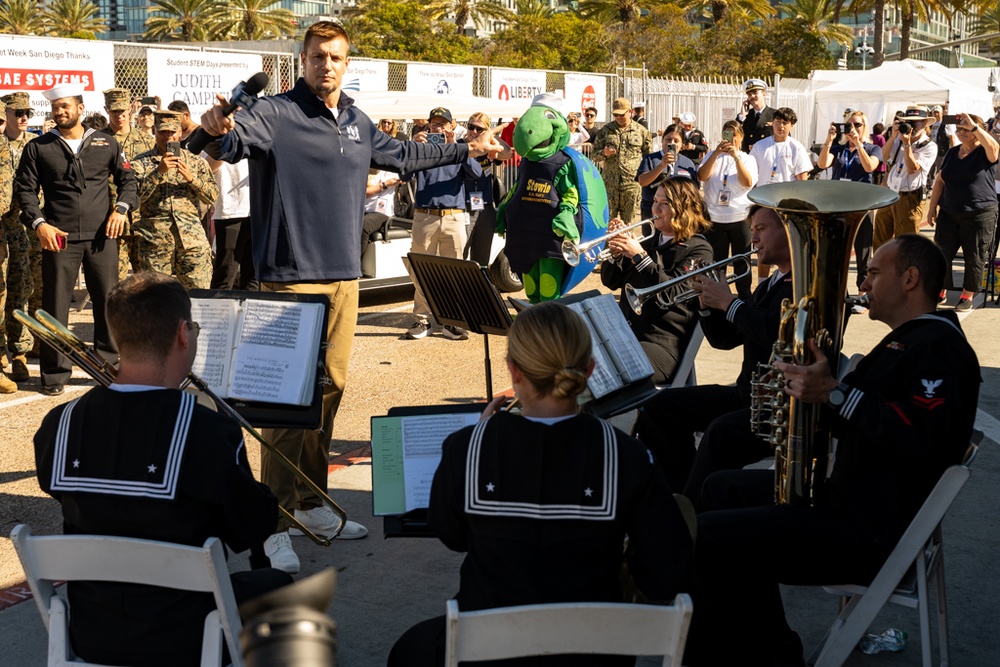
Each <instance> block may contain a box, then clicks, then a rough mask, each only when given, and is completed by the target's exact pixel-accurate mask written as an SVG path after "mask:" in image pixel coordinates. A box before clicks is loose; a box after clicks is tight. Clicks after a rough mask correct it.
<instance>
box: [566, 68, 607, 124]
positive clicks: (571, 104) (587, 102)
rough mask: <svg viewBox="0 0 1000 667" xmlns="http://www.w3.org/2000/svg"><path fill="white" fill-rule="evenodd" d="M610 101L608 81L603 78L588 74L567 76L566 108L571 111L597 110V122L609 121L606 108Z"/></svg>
mask: <svg viewBox="0 0 1000 667" xmlns="http://www.w3.org/2000/svg"><path fill="white" fill-rule="evenodd" d="M607 100H608V80H607V79H606V78H604V77H603V76H593V75H587V74H567V75H566V106H567V107H568V110H569V111H579V112H580V113H583V110H584V109H586V108H587V107H594V108H595V109H597V120H598V122H603V121H605V120H607V117H606V116H605V106H607V103H608V102H607Z"/></svg>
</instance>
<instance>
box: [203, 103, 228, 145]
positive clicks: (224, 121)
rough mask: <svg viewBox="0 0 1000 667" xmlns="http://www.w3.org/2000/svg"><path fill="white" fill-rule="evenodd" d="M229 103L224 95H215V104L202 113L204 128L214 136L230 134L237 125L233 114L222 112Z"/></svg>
mask: <svg viewBox="0 0 1000 667" xmlns="http://www.w3.org/2000/svg"><path fill="white" fill-rule="evenodd" d="M227 104H229V100H227V99H226V98H225V96H223V95H216V96H215V106H213V107H212V108H211V109H209V110H208V111H206V112H205V113H203V114H202V115H201V126H202V128H203V129H204V130H205V131H206V132H208V133H209V134H211V135H212V136H213V137H221V136H222V135H224V134H228V133H229V131H230V130H231V129H233V128H234V127H236V122H235V121H234V120H233V117H232V116H227V115H226V114H224V113H222V107H224V106H226V105H227Z"/></svg>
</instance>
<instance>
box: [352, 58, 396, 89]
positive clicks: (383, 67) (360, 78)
mask: <svg viewBox="0 0 1000 667" xmlns="http://www.w3.org/2000/svg"><path fill="white" fill-rule="evenodd" d="M341 88H342V89H343V90H344V92H345V93H347V94H348V95H350V94H351V93H357V92H359V91H360V92H366V93H374V92H379V91H383V90H389V63H387V62H386V61H384V60H353V59H352V60H351V64H350V65H348V66H347V74H345V75H344V84H343V85H342V86H341Z"/></svg>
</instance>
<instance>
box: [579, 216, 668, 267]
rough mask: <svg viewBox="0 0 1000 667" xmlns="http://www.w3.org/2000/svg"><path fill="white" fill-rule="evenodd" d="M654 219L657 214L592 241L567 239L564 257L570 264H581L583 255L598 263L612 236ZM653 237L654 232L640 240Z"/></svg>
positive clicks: (589, 260)
mask: <svg viewBox="0 0 1000 667" xmlns="http://www.w3.org/2000/svg"><path fill="white" fill-rule="evenodd" d="M654 220H656V216H655V215H654V216H653V217H652V218H648V219H646V220H640V221H639V222H634V223H632V224H631V225H628V226H627V227H622V228H621V229H616V230H615V231H613V232H608V233H607V234H605V235H604V236H598V237H597V238H596V239H591V240H590V241H586V242H580V243H574V242H573V241H570V240H569V239H566V240H565V241H563V242H562V254H563V259H564V260H565V261H566V263H567V264H569V265H570V266H576V265H577V264H579V263H580V258H581V257H582V258H583V259H584V260H586V261H588V262H590V263H591V264H596V263H597V262H598V261H600V260H601V259H603V257H602V256H603V255H604V253H605V252H607V251H605V250H603V249H602V248H601V247H600V246H601V245H602V244H603V243H604V242H605V241H609V240H611V239H612V238H614V237H616V236H618V235H619V234H624V233H626V232H630V231H632V230H633V229H636V228H639V227H642V226H643V225H651V224H653V221H654ZM651 237H652V234H650V235H649V236H644V237H642V238H641V239H639V242H640V243H641V242H642V241H645V240H646V239H648V238H651Z"/></svg>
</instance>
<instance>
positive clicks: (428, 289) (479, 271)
mask: <svg viewBox="0 0 1000 667" xmlns="http://www.w3.org/2000/svg"><path fill="white" fill-rule="evenodd" d="M406 258H407V260H408V261H409V262H410V270H411V272H412V273H413V280H414V282H415V283H416V284H417V285H418V286H419V287H420V289H421V290H422V291H423V293H424V297H426V299H427V305H428V306H429V307H430V309H431V313H432V314H433V315H434V318H435V319H436V320H437V321H438V322H439V323H441V324H445V325H450V326H454V327H462V328H463V329H468V330H469V331H471V332H473V333H477V334H482V335H483V351H484V352H485V355H486V357H485V359H486V360H485V366H486V400H487V401H492V400H493V367H492V364H491V363H490V337H489V334H497V335H500V336H506V335H507V330H508V329H510V325H511V323H512V322H513V320H511V317H510V313H509V312H507V307H506V306H505V305H504V302H503V299H502V298H501V297H500V292H498V291H497V288H496V286H495V285H494V284H493V282H492V281H491V280H490V276H489V272H488V270H487V269H486V267H482V266H479V264H477V263H476V262H473V261H469V260H464V259H452V258H450V257H438V256H437V255H421V254H417V253H412V252H411V253H409V254H407V256H406Z"/></svg>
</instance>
